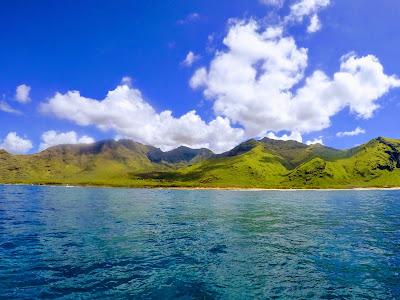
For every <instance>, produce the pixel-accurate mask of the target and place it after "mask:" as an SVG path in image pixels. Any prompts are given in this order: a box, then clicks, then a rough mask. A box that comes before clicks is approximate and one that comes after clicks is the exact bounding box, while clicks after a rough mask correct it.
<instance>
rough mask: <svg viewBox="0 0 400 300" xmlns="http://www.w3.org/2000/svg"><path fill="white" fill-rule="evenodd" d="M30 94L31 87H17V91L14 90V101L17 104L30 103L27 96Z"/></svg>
mask: <svg viewBox="0 0 400 300" xmlns="http://www.w3.org/2000/svg"><path fill="white" fill-rule="evenodd" d="M30 92H31V87H30V86H29V85H26V84H21V85H19V86H17V89H16V90H15V100H16V101H18V102H19V103H24V104H25V103H28V102H29V101H31V98H30V96H29V94H30Z"/></svg>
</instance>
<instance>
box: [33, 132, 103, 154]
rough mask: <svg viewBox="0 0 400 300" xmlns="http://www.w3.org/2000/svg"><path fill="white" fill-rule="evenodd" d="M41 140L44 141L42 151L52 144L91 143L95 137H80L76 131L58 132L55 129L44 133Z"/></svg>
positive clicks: (41, 145)
mask: <svg viewBox="0 0 400 300" xmlns="http://www.w3.org/2000/svg"><path fill="white" fill-rule="evenodd" d="M41 140H42V142H41V143H40V146H39V150H40V151H42V150H44V149H47V148H49V147H52V146H56V145H62V144H91V143H94V142H95V140H94V139H93V138H91V137H90V136H87V135H83V136H81V137H78V135H77V133H76V132H75V131H68V132H57V131H55V130H49V131H46V132H44V133H43V134H42V137H41Z"/></svg>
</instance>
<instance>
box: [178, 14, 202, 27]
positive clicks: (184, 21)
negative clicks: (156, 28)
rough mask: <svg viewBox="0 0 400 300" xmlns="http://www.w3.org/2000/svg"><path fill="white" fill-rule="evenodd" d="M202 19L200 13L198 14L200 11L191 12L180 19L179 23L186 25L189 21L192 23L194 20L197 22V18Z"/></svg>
mask: <svg viewBox="0 0 400 300" xmlns="http://www.w3.org/2000/svg"><path fill="white" fill-rule="evenodd" d="M199 19H200V14H198V13H191V14H188V15H187V16H186V17H185V18H183V19H181V20H178V22H177V23H178V24H179V25H184V24H188V23H192V22H195V21H197V20H199Z"/></svg>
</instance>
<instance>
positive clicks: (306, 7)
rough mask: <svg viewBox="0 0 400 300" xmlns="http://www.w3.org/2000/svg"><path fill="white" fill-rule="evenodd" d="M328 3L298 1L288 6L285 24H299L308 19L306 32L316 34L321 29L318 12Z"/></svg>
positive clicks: (327, 0)
mask: <svg viewBox="0 0 400 300" xmlns="http://www.w3.org/2000/svg"><path fill="white" fill-rule="evenodd" d="M330 3H331V2H330V0H298V1H297V2H295V3H294V4H292V5H291V6H290V13H289V15H288V16H286V17H285V23H288V22H289V23H293V22H294V23H301V22H303V20H304V18H308V17H310V23H309V25H308V27H307V32H309V33H314V32H317V31H318V30H320V29H321V27H322V25H321V21H320V19H319V17H318V12H319V11H320V10H321V9H323V8H325V7H327V6H329V5H330Z"/></svg>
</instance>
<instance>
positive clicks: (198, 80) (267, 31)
mask: <svg viewBox="0 0 400 300" xmlns="http://www.w3.org/2000/svg"><path fill="white" fill-rule="evenodd" d="M223 42H224V45H225V47H226V48H225V49H224V50H220V51H217V52H216V54H215V56H214V58H213V59H212V61H211V62H210V65H209V66H208V67H202V68H200V69H198V70H197V71H196V72H195V73H194V75H193V77H192V78H191V80H190V85H191V86H192V88H197V89H202V90H203V93H204V96H205V97H206V98H208V99H210V100H211V101H213V108H214V112H215V113H216V114H217V115H221V116H225V117H227V118H229V119H230V120H231V121H232V122H234V123H238V124H240V125H242V126H243V127H244V129H245V135H246V136H262V135H265V134H266V133H267V132H269V131H274V132H279V131H282V130H285V131H291V132H299V133H310V132H315V131H319V130H322V129H325V128H327V127H329V126H330V124H331V118H332V117H333V116H334V115H336V114H337V113H338V112H340V111H341V110H343V109H344V108H346V107H348V108H349V109H350V111H351V112H352V113H353V114H354V115H355V116H357V117H360V118H364V119H367V118H371V117H372V115H373V113H374V112H375V110H376V109H377V108H378V107H379V98H380V97H382V96H383V95H384V94H386V93H387V92H388V91H389V90H391V89H392V88H396V87H399V86H400V80H399V79H398V78H397V77H396V76H393V75H387V74H385V72H384V69H383V66H382V65H381V63H380V62H379V60H378V58H376V57H375V56H373V55H366V56H362V57H359V56H357V55H356V54H354V53H350V54H348V55H345V56H343V57H342V59H341V61H340V67H339V70H338V71H337V72H336V73H334V74H333V75H332V76H329V75H327V74H326V73H325V72H323V71H322V70H315V71H313V72H312V73H311V75H310V76H308V77H304V73H305V71H306V68H307V66H308V63H307V61H308V50H307V49H305V48H302V47H298V46H297V44H296V42H295V40H294V39H293V37H291V36H285V35H284V34H283V30H281V28H274V27H267V28H263V27H262V26H261V25H260V24H259V23H258V22H257V21H256V20H250V21H247V22H245V21H238V22H236V23H234V24H233V25H232V26H231V27H230V29H229V32H228V34H227V36H226V37H225V39H224V41H223Z"/></svg>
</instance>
